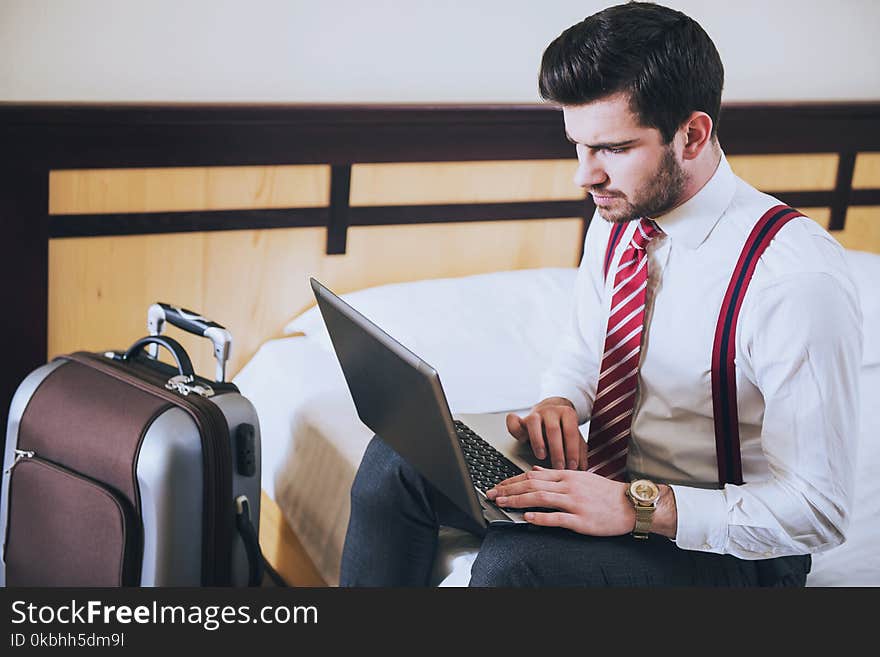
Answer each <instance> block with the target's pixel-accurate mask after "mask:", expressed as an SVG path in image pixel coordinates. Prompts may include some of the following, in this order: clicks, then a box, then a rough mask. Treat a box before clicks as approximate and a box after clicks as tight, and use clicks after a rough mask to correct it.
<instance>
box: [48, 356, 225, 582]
mask: <svg viewBox="0 0 880 657" xmlns="http://www.w3.org/2000/svg"><path fill="white" fill-rule="evenodd" d="M61 358H65V359H67V360H71V361H75V362H77V363H80V364H81V365H85V366H86V367H91V368H92V369H95V370H98V371H100V372H103V373H104V374H107V375H108V376H112V377H114V378H116V379H118V380H120V381H123V382H125V383H128V384H130V385H133V386H135V387H136V388H138V389H140V390H143V391H144V392H146V393H148V394H151V395H155V396H157V397H159V398H161V399H164V400H166V401H169V402H171V403H172V404H174V405H175V406H178V407H180V408H182V409H184V410H185V411H187V412H188V413H189V414H190V416H191V417H192V418H193V420H195V423H196V426H197V427H198V429H199V434H200V436H201V438H202V454H203V456H204V460H205V474H206V476H205V483H204V496H205V502H206V505H207V508H208V509H210V510H211V511H212V512H211V513H208V514H206V515H205V517H204V522H203V528H204V531H203V538H202V548H203V549H202V555H203V563H202V581H203V584H204V585H214V586H223V585H228V584H229V577H230V574H231V573H230V569H231V548H232V535H233V523H234V518H233V513H232V454H231V447H230V443H229V426H228V425H227V423H226V418H225V417H224V416H223V414H222V412H221V411H220V409H219V408H217V406H216V405H215V404H214V403H213V402H212V401H210V400H209V399H206V398H205V397H203V396H202V395H201V394H195V395H189V394H186V395H184V394H182V393H181V392H180V391H179V389H178V390H177V391H174V390H172V389H166V387H165V385H166V383H168V382H167V380H166V379H164V377H162V375H161V374H158V373H154V372H150V371H149V370H147V369H146V368H144V370H143V372H142V374H143V376H144V377H145V378H149V379H150V381H145V380H144V379H142V378H140V376H138V375H135V374H132V373H131V372H129V371H128V370H127V369H126V368H127V367H129V364H127V363H125V364H124V363H122V362H120V361H117V360H112V359H108V358H107V357H106V356H104V357H102V356H101V355H98V354H91V353H88V352H76V353H73V354H68V355H66V356H62V357H61ZM218 436H219V437H220V438H219V439H218V438H217V437H218ZM224 437H225V438H224ZM218 548H219V550H222V552H221V553H220V555H219V558H217V559H215V556H216V555H217V553H218Z"/></svg>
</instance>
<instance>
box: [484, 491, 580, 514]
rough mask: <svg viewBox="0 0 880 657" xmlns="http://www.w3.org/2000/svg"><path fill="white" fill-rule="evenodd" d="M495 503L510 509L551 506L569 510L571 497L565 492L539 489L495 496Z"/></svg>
mask: <svg viewBox="0 0 880 657" xmlns="http://www.w3.org/2000/svg"><path fill="white" fill-rule="evenodd" d="M495 504H497V505H498V506H501V507H506V508H510V509H524V508H528V507H531V506H542V507H549V508H551V509H561V510H562V511H569V510H570V509H569V507H570V505H571V499H570V497H569V496H568V495H565V494H563V493H554V492H552V491H549V490H537V491H533V492H531V493H520V494H518V495H499V496H498V497H496V498H495Z"/></svg>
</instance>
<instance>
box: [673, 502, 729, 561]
mask: <svg viewBox="0 0 880 657" xmlns="http://www.w3.org/2000/svg"><path fill="white" fill-rule="evenodd" d="M670 488H671V489H672V492H673V494H674V495H675V512H676V514H677V516H678V526H677V527H676V532H675V544H676V545H678V547H680V548H681V549H683V550H697V551H699V552H715V553H717V554H724V553H725V546H726V545H727V528H728V525H727V505H726V503H725V500H724V491H723V490H712V489H705V488H694V487H692V486H670Z"/></svg>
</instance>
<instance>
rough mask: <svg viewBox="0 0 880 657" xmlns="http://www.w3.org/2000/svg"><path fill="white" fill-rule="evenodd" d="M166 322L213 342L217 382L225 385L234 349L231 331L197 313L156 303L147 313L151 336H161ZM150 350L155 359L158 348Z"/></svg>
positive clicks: (148, 329)
mask: <svg viewBox="0 0 880 657" xmlns="http://www.w3.org/2000/svg"><path fill="white" fill-rule="evenodd" d="M165 322H169V323H171V324H173V325H174V326H176V327H177V328H179V329H181V330H184V331H186V332H187V333H192V334H194V335H200V336H203V337H206V338H208V339H210V340H211V342H212V343H213V344H214V358H216V359H217V375H216V380H217V381H218V382H219V383H223V381H225V380H226V361H228V360H229V352H230V350H231V349H232V336H231V335H229V331H227V330H226V329H225V328H224V327H223V326H221V325H220V324H218V323H217V322H213V321H211V320H210V319H206V318H205V317H202V315H200V314H199V313H197V312H195V311H192V310H187V309H186V308H181V307H179V306H174V305H171V304H170V303H162V302H159V303H154V304H153V305H152V306H150V308H149V310H148V311H147V331H149V333H150V335H161V333H162V331H163V330H164V328H165ZM149 349H150V350H149V352H148V353H149V355H150V357H151V358H155V357H156V356H157V355H158V348H157V346H156V345H150V347H149Z"/></svg>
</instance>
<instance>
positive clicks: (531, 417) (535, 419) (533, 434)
mask: <svg viewBox="0 0 880 657" xmlns="http://www.w3.org/2000/svg"><path fill="white" fill-rule="evenodd" d="M523 422H524V423H525V425H526V427H528V430H529V442H530V443H531V444H532V452H534V454H535V456H536V457H538V458H539V459H542V460H543V459H545V458H547V451H546V448H545V446H544V427H543V418H542V417H541V415H540V413H529V414H528V415H526V416H525V417H524V418H523Z"/></svg>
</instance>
